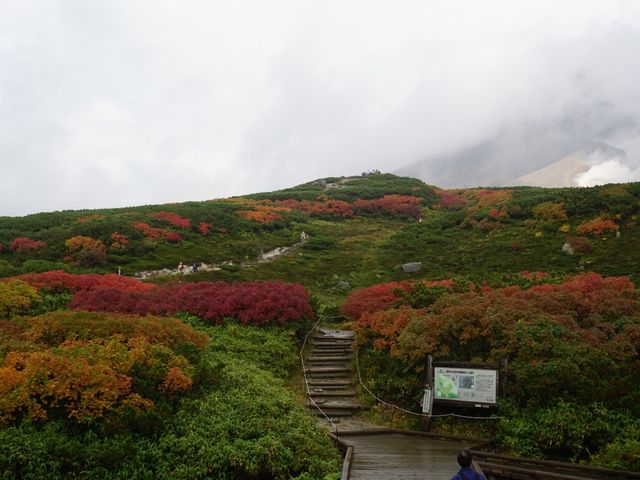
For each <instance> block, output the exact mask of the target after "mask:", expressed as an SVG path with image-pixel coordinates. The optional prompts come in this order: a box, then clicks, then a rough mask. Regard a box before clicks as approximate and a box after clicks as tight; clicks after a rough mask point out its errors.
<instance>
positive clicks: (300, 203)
mask: <svg viewBox="0 0 640 480" xmlns="http://www.w3.org/2000/svg"><path fill="white" fill-rule="evenodd" d="M275 204H276V206H278V207H286V208H289V209H291V210H297V211H299V212H304V213H307V214H309V215H311V216H312V217H333V218H350V217H353V215H354V213H353V205H352V204H350V203H349V202H345V201H342V200H328V199H325V200H323V201H315V202H314V201H311V200H296V199H287V200H279V201H277V202H275Z"/></svg>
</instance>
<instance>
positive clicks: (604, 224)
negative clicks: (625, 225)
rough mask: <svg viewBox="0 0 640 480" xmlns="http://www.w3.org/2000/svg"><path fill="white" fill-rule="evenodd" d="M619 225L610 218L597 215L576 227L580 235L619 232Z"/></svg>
mask: <svg viewBox="0 0 640 480" xmlns="http://www.w3.org/2000/svg"><path fill="white" fill-rule="evenodd" d="M618 229H619V227H618V225H617V224H616V223H615V222H614V221H613V220H611V219H609V218H604V217H596V218H594V219H593V220H589V221H588V222H584V223H581V224H580V225H578V227H577V228H576V231H577V232H578V234H579V235H603V234H605V233H609V232H617V231H618Z"/></svg>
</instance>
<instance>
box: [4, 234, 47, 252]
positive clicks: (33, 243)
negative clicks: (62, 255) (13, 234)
mask: <svg viewBox="0 0 640 480" xmlns="http://www.w3.org/2000/svg"><path fill="white" fill-rule="evenodd" d="M46 246H47V244H46V243H45V242H41V241H40V240H32V239H31V238H28V237H18V238H16V239H15V240H14V241H13V242H11V243H10V244H9V250H10V251H12V252H15V253H21V252H29V251H35V250H42V249H43V248H44V247H46Z"/></svg>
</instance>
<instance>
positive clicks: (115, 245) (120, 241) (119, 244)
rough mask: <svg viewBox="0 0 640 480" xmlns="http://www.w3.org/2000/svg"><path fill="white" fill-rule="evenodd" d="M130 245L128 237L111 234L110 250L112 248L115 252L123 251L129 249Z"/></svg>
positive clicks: (115, 233) (120, 234)
mask: <svg viewBox="0 0 640 480" xmlns="http://www.w3.org/2000/svg"><path fill="white" fill-rule="evenodd" d="M128 244H129V239H128V238H127V236H126V235H124V234H122V233H118V232H113V233H112V234H111V247H109V248H112V249H114V250H122V249H124V248H127V245H128Z"/></svg>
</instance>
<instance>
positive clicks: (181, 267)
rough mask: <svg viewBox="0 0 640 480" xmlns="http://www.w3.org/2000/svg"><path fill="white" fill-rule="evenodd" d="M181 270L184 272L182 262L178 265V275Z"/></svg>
mask: <svg viewBox="0 0 640 480" xmlns="http://www.w3.org/2000/svg"><path fill="white" fill-rule="evenodd" d="M182 270H184V265H183V264H182V262H180V263H179V264H178V271H179V272H180V273H182Z"/></svg>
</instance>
